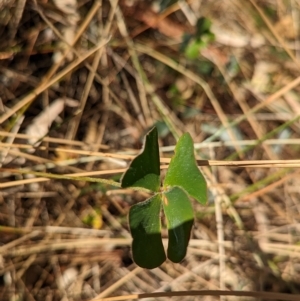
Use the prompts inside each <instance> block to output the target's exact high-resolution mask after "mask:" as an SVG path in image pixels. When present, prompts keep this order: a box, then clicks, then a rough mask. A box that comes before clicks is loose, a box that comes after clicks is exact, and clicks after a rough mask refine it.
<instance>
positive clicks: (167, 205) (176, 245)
mask: <svg viewBox="0 0 300 301" xmlns="http://www.w3.org/2000/svg"><path fill="white" fill-rule="evenodd" d="M163 209H164V212H165V216H166V219H167V225H168V232H169V243H168V252H167V253H168V258H169V259H170V260H171V261H173V262H180V261H181V260H183V258H184V257H185V255H186V250H187V247H188V243H189V240H190V235H191V230H192V226H193V222H194V213H193V208H192V205H191V202H190V200H189V197H188V195H187V194H186V192H185V191H183V190H182V189H181V188H180V187H177V186H175V187H172V188H171V189H170V190H168V191H166V192H164V193H163Z"/></svg>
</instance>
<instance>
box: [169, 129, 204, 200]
mask: <svg viewBox="0 0 300 301" xmlns="http://www.w3.org/2000/svg"><path fill="white" fill-rule="evenodd" d="M172 186H179V187H181V188H182V189H184V190H185V191H186V192H187V193H188V194H189V195H190V196H192V197H194V198H195V199H196V200H197V201H198V202H199V203H201V204H205V203H206V199H207V192H206V181H205V179H204V177H203V175H202V174H201V172H200V170H199V169H198V166H197V163H196V160H195V155H194V144H193V140H192V137H191V136H190V134H189V133H185V134H183V135H182V136H181V137H180V139H179V140H178V142H177V145H176V148H175V155H174V156H173V157H172V159H171V162H170V165H169V168H168V171H167V174H166V177H165V181H164V188H165V189H167V188H168V187H172Z"/></svg>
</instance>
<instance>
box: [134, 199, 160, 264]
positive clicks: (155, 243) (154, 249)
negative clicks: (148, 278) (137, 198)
mask: <svg viewBox="0 0 300 301" xmlns="http://www.w3.org/2000/svg"><path fill="white" fill-rule="evenodd" d="M160 211H161V197H160V195H159V194H156V195H154V196H153V197H151V198H149V199H148V200H146V201H144V202H141V203H138V204H136V205H133V206H132V207H131V208H130V211H129V226H130V231H131V235H132V238H133V241H132V257H133V260H134V261H135V263H136V264H137V265H138V266H140V267H142V268H147V269H153V268H156V267H158V266H160V265H161V264H162V263H163V262H164V261H165V260H166V254H165V250H164V246H163V243H162V239H161V233H160V231H161V221H160Z"/></svg>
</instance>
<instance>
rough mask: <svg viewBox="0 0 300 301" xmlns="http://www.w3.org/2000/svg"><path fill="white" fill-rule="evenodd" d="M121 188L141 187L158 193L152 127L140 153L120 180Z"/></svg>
mask: <svg viewBox="0 0 300 301" xmlns="http://www.w3.org/2000/svg"><path fill="white" fill-rule="evenodd" d="M121 186H122V187H123V188H127V187H143V188H146V189H149V190H151V191H155V192H156V191H159V187H160V163H159V149H158V137H157V129H156V128H155V127H154V128H153V129H152V130H150V131H149V132H148V133H147V135H146V137H145V142H144V146H143V149H142V151H141V153H140V154H139V155H138V156H136V157H135V158H134V159H133V160H132V162H131V164H130V166H129V168H128V169H127V171H126V172H125V173H124V174H123V177H122V179H121Z"/></svg>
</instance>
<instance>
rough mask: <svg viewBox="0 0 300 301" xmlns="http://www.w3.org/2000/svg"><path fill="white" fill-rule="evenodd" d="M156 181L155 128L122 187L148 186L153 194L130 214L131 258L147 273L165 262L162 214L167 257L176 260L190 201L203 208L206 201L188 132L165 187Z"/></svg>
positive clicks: (189, 222) (188, 223)
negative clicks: (166, 234)
mask: <svg viewBox="0 0 300 301" xmlns="http://www.w3.org/2000/svg"><path fill="white" fill-rule="evenodd" d="M160 183H161V180H160V161H159V149H158V134H157V129H156V127H154V128H153V129H151V130H150V131H149V132H148V134H147V135H146V137H145V142H144V147H143V149H142V151H141V153H140V154H139V155H138V156H137V157H135V158H134V159H133V161H132V162H131V164H130V166H129V168H128V170H127V171H126V172H125V173H124V174H123V176H122V179H121V186H122V187H123V188H128V187H140V188H146V189H148V190H150V191H152V192H153V196H152V197H150V198H149V199H147V200H146V201H144V202H141V203H138V204H136V205H133V206H132V207H131V208H130V211H129V226H130V231H131V235H132V238H133V242H132V254H133V260H134V261H135V263H136V264H137V265H139V266H140V267H143V268H147V269H153V268H156V267H158V266H160V265H161V264H162V263H163V262H164V261H165V260H166V254H165V250H164V246H163V243H162V237H161V211H162V210H163V212H164V215H165V218H166V221H167V227H168V234H169V242H168V250H167V257H168V258H169V259H170V260H171V261H173V262H180V261H181V260H182V259H183V258H184V257H185V255H186V251H187V246H188V242H189V239H190V233H191V229H192V226H193V222H194V213H193V208H192V205H191V203H190V200H189V197H193V198H195V199H196V200H197V201H198V202H200V203H201V204H204V203H205V202H206V181H205V179H204V177H203V175H202V174H201V172H200V170H199V169H198V167H197V164H196V160H195V156H194V145H193V140H192V138H191V136H190V134H188V133H185V134H183V135H182V136H181V138H180V139H179V141H178V143H177V145H176V148H175V155H174V156H173V158H172V159H171V162H170V165H169V168H168V170H167V173H166V177H165V179H164V182H163V185H162V187H161V184H160Z"/></svg>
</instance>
